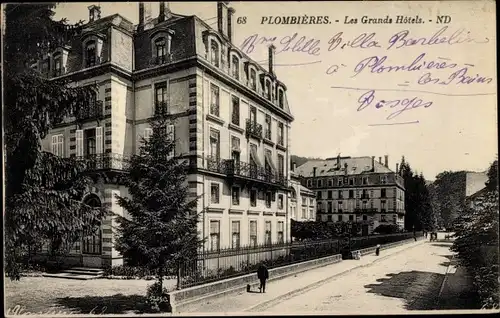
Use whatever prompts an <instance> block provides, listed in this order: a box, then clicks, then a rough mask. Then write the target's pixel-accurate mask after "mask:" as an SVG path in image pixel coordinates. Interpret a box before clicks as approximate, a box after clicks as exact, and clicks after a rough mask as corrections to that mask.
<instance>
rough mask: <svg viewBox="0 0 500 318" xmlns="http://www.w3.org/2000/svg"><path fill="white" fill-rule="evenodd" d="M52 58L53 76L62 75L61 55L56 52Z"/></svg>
mask: <svg viewBox="0 0 500 318" xmlns="http://www.w3.org/2000/svg"><path fill="white" fill-rule="evenodd" d="M53 59H54V76H61V75H62V55H61V53H56V54H54V55H53Z"/></svg>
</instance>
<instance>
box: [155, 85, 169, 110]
mask: <svg viewBox="0 0 500 318" xmlns="http://www.w3.org/2000/svg"><path fill="white" fill-rule="evenodd" d="M167 101H168V91H167V83H166V82H163V83H159V84H156V85H155V107H156V108H155V113H156V115H165V114H167Z"/></svg>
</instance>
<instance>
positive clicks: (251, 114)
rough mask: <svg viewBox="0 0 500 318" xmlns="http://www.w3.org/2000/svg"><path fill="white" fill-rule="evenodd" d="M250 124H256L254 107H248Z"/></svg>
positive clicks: (255, 109)
mask: <svg viewBox="0 0 500 318" xmlns="http://www.w3.org/2000/svg"><path fill="white" fill-rule="evenodd" d="M250 122H252V123H256V122H257V108H255V106H251V107H250Z"/></svg>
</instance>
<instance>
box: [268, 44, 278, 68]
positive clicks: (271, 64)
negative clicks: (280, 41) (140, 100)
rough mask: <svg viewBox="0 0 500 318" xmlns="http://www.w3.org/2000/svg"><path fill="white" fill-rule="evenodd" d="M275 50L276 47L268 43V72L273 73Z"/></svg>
mask: <svg viewBox="0 0 500 318" xmlns="http://www.w3.org/2000/svg"><path fill="white" fill-rule="evenodd" d="M275 52H276V47H275V46H274V45H272V44H271V45H269V73H271V74H273V75H274V55H275Z"/></svg>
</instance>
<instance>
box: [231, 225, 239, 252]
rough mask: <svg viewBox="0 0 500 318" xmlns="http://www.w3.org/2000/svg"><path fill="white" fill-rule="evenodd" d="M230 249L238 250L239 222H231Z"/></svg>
mask: <svg viewBox="0 0 500 318" xmlns="http://www.w3.org/2000/svg"><path fill="white" fill-rule="evenodd" d="M231 232H232V235H233V236H232V238H233V241H232V248H240V221H232V222H231Z"/></svg>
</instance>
